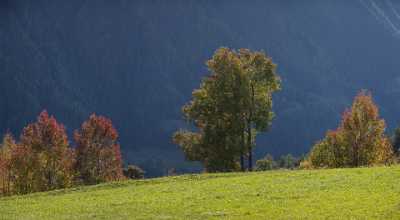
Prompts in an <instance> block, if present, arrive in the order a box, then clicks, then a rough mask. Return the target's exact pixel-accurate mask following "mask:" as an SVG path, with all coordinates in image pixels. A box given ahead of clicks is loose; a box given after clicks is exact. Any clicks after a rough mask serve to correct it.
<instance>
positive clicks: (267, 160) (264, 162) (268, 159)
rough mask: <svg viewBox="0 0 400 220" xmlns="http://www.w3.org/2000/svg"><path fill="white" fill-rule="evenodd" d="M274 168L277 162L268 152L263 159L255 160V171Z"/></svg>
mask: <svg viewBox="0 0 400 220" xmlns="http://www.w3.org/2000/svg"><path fill="white" fill-rule="evenodd" d="M276 168H277V164H276V162H275V161H274V158H273V157H272V156H271V155H270V154H267V155H266V156H265V157H264V158H263V159H260V160H257V162H256V170H257V171H266V170H273V169H276Z"/></svg>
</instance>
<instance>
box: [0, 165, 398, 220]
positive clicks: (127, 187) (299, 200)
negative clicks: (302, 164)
mask: <svg viewBox="0 0 400 220" xmlns="http://www.w3.org/2000/svg"><path fill="white" fill-rule="evenodd" d="M0 219H32V220H33V219H35V220H36V219H38V220H39V219H40V220H42V219H60V220H61V219H65V220H72V219H400V166H392V167H374V168H355V169H327V170H299V171H270V172H254V173H230V174H201V175H184V176H176V177H164V178H158V179H149V180H138V181H125V182H119V183H109V184H103V185H97V186H89V187H80V188H72V189H66V190H59V191H52V192H45V193H34V194H30V195H26V196H13V197H6V198H0Z"/></svg>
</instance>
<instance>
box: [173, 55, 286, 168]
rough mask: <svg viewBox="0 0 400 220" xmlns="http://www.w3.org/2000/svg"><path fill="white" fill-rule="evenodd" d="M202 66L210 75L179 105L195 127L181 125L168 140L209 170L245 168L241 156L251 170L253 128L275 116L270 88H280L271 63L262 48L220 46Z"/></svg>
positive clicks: (259, 129)
mask: <svg viewBox="0 0 400 220" xmlns="http://www.w3.org/2000/svg"><path fill="white" fill-rule="evenodd" d="M207 67H208V69H209V71H210V75H209V76H207V77H205V78H204V80H203V81H202V83H201V85H200V88H199V89H197V90H194V91H193V93H192V96H193V98H192V100H191V101H190V102H189V103H187V104H186V105H185V106H184V107H183V114H184V117H185V119H187V121H188V122H190V123H191V124H192V125H194V126H195V127H196V128H197V129H196V130H195V131H189V130H180V131H178V132H176V133H175V134H174V136H173V140H174V142H175V143H176V144H178V145H179V146H180V147H181V148H182V150H183V152H184V154H185V155H186V158H187V159H188V160H191V161H200V162H202V164H203V165H204V167H205V169H206V171H208V172H226V171H235V170H238V169H239V167H240V168H241V170H245V159H247V161H248V165H247V169H248V170H252V169H253V163H252V160H253V155H252V151H253V148H254V146H255V137H256V134H257V133H258V132H264V131H266V130H267V129H268V128H269V126H270V123H271V121H272V119H273V117H274V114H273V112H272V94H273V93H274V92H275V91H277V90H279V89H280V78H279V77H278V76H277V74H276V73H275V69H276V65H275V64H274V63H273V62H272V60H271V59H270V58H269V57H267V56H266V55H265V54H264V53H263V52H257V51H255V52H253V51H250V50H248V49H240V50H239V51H235V50H231V49H228V48H220V49H218V50H217V51H216V52H215V54H214V55H213V57H212V59H210V60H209V61H207Z"/></svg>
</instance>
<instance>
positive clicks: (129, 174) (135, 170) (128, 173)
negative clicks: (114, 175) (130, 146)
mask: <svg viewBox="0 0 400 220" xmlns="http://www.w3.org/2000/svg"><path fill="white" fill-rule="evenodd" d="M123 172H124V176H125V177H126V178H128V179H143V178H144V171H143V170H142V169H141V168H140V167H138V166H135V165H128V167H126V168H124V170H123Z"/></svg>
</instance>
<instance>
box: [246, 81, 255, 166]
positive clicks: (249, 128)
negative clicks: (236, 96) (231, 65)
mask: <svg viewBox="0 0 400 220" xmlns="http://www.w3.org/2000/svg"><path fill="white" fill-rule="evenodd" d="M253 108H254V86H253V85H251V106H250V111H249V118H248V119H247V135H248V136H247V151H248V154H249V155H248V156H249V158H248V159H249V161H248V162H249V171H253V152H252V146H251V144H252V143H251V139H252V134H251V121H252V119H253Z"/></svg>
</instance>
